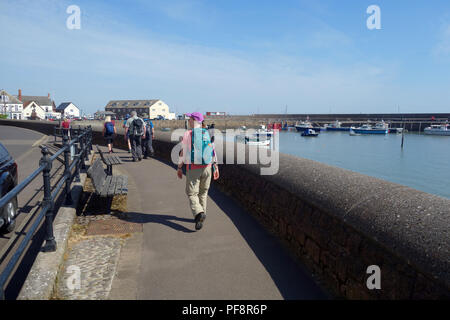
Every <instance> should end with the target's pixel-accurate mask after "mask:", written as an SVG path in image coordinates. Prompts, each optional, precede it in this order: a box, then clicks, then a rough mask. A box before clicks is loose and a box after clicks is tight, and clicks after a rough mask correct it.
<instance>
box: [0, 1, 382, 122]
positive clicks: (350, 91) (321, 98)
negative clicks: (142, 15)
mask: <svg viewBox="0 0 450 320" xmlns="http://www.w3.org/2000/svg"><path fill="white" fill-rule="evenodd" d="M62 7H63V6H62ZM22 9H23V8H22ZM82 10H83V8H82ZM12 11H14V10H12ZM30 14H31V13H30ZM32 14H33V15H42V16H44V17H46V19H43V20H41V21H40V23H39V24H37V25H36V24H35V23H34V21H32V20H30V19H21V21H20V23H19V22H17V21H15V20H14V19H13V16H11V15H9V16H8V14H3V13H0V18H1V19H5V20H3V21H4V25H5V26H8V28H7V30H8V34H9V37H10V40H9V44H10V47H9V48H8V52H5V51H3V52H2V51H0V57H1V58H2V60H3V61H6V63H7V64H8V65H10V67H11V68H15V69H20V70H27V73H28V76H29V77H30V78H31V79H33V80H34V81H36V82H38V81H39V82H40V83H42V81H45V82H46V83H47V85H48V86H52V87H53V88H55V90H57V93H56V96H57V97H59V98H60V99H61V100H68V101H74V100H75V101H80V104H83V106H84V109H85V110H86V109H87V110H90V111H91V112H92V111H95V110H96V109H98V108H99V107H102V106H104V105H105V104H106V103H107V101H108V100H110V99H115V98H117V99H119V98H136V99H137V98H153V97H157V98H161V99H163V100H164V101H166V102H167V103H169V105H174V106H177V110H178V112H181V111H184V112H186V111H188V110H189V109H192V108H196V109H199V110H201V111H206V110H208V109H213V110H215V109H220V110H225V111H228V112H232V113H254V112H256V110H257V107H260V109H259V111H260V112H272V109H273V108H274V107H276V106H279V105H280V106H285V105H286V104H288V105H289V110H290V111H291V112H327V111H328V108H329V107H330V106H333V107H334V110H337V109H338V108H340V107H341V108H347V109H346V110H351V108H353V110H352V111H354V112H359V111H362V112H363V111H365V110H366V108H371V107H372V108H373V107H377V106H379V105H380V104H385V103H386V101H385V100H386V98H385V97H382V93H383V92H388V91H386V87H387V85H386V84H385V83H384V80H386V79H385V78H383V70H384V67H383V66H372V65H367V64H357V63H355V64H352V65H347V66H340V65H339V66H337V65H334V64H333V63H332V62H331V61H329V62H326V63H325V62H324V61H319V60H316V59H314V58H313V57H299V56H289V55H283V54H280V53H276V52H273V53H271V54H270V55H254V54H249V53H245V52H235V51H231V50H225V49H217V48H214V47H208V46H200V45H190V44H186V43H178V42H172V41H164V40H160V39H156V38H153V37H151V36H148V35H145V34H142V33H140V32H139V30H135V29H133V28H132V27H129V26H126V25H120V24H119V23H116V24H115V25H108V23H109V22H110V19H109V18H108V17H107V16H103V17H102V16H101V15H97V16H96V15H94V14H93V13H92V12H91V13H90V18H91V19H93V21H95V23H83V22H82V26H83V27H82V29H81V30H78V31H74V30H72V31H69V30H67V29H66V28H65V20H64V18H65V17H66V16H67V15H66V14H65V11H63V12H62V13H60V12H59V11H56V10H47V8H45V9H44V8H43V7H42V8H41V7H40V6H39V5H36V6H35V7H33V12H32ZM106 25H108V28H104V27H102V26H106ZM336 39H337V40H336V41H339V42H343V43H344V44H345V43H346V41H347V40H345V37H344V36H342V35H341V34H339V33H337V34H336ZM33 40H34V41H33ZM1 77H2V79H1V80H2V82H5V81H6V80H7V79H8V81H9V83H8V85H9V86H11V87H13V88H14V90H16V89H17V88H20V87H21V86H22V83H21V79H19V78H14V74H13V72H12V71H11V72H10V73H3V74H2V76H1ZM45 92H47V91H45ZM367 97H371V99H370V101H368V100H367ZM355 106H356V107H355ZM360 109H361V110H360Z"/></svg>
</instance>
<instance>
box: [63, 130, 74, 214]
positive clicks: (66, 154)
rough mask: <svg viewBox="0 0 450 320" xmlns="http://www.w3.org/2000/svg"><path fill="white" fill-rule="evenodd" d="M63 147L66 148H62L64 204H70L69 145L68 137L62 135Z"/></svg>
mask: <svg viewBox="0 0 450 320" xmlns="http://www.w3.org/2000/svg"><path fill="white" fill-rule="evenodd" d="M63 141H64V143H63V147H64V148H66V149H65V150H64V167H65V171H64V175H65V176H66V201H65V203H64V204H66V205H71V204H72V203H73V201H72V194H71V192H70V180H71V173H70V145H69V137H68V136H64V138H63Z"/></svg>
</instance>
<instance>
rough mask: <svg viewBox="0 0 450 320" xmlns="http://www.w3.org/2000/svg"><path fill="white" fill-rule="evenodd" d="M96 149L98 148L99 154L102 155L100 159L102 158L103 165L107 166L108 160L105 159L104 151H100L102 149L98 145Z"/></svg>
mask: <svg viewBox="0 0 450 320" xmlns="http://www.w3.org/2000/svg"><path fill="white" fill-rule="evenodd" d="M96 147H97V151H98V153H99V154H100V157H101V158H102V161H103V163H105V164H106V160H105V157H104V156H103V152H102V150H100V148H99V147H98V144H97V145H96Z"/></svg>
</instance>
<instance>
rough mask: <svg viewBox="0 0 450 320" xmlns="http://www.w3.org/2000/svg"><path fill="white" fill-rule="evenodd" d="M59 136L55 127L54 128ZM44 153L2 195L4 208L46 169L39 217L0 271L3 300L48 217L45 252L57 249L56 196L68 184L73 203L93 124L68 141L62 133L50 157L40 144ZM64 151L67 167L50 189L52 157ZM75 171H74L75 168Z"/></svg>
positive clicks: (67, 193) (69, 199) (0, 204)
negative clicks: (60, 142)
mask: <svg viewBox="0 0 450 320" xmlns="http://www.w3.org/2000/svg"><path fill="white" fill-rule="evenodd" d="M54 134H55V139H56V130H55V132H54ZM72 146H75V156H74V157H73V160H72V161H70V149H71V147H72ZM40 148H41V153H42V157H41V159H40V160H39V168H37V169H36V170H35V171H34V172H33V173H31V174H30V175H29V176H28V177H26V178H25V179H24V180H23V181H22V182H21V183H20V184H19V185H17V186H16V187H14V188H13V189H12V190H11V191H9V192H8V193H7V194H6V195H5V196H3V197H2V198H0V208H3V207H4V206H5V205H6V204H7V203H8V202H9V201H11V200H12V199H13V198H15V197H17V195H18V194H19V193H20V192H21V191H22V190H23V189H25V188H26V187H27V186H28V185H29V184H30V183H31V182H32V181H33V180H34V179H36V177H37V176H38V175H39V174H40V173H41V172H42V173H43V187H44V199H43V201H42V204H41V208H40V211H39V213H38V214H37V216H36V220H35V221H34V222H33V224H32V226H31V227H30V229H29V230H28V231H27V233H26V235H25V238H24V239H23V240H22V242H21V243H20V245H19V247H18V248H17V249H16V251H15V252H14V254H13V255H12V257H11V259H10V261H9V262H8V264H7V266H6V268H5V269H4V270H3V271H2V273H1V274H0V300H3V299H5V295H4V288H5V285H6V284H7V282H8V279H10V277H11V275H12V273H13V271H14V270H15V268H16V266H17V264H18V263H19V261H20V258H21V257H22V255H23V254H24V251H25V249H26V248H27V246H28V244H29V242H30V239H31V238H32V236H33V235H34V233H35V232H36V229H37V228H38V226H39V225H40V224H41V222H42V220H43V219H44V217H45V228H46V230H45V231H46V235H45V241H46V243H45V245H44V246H43V248H42V251H43V252H54V251H56V241H55V238H54V236H53V218H54V215H55V212H54V205H55V200H56V198H57V196H58V194H59V193H60V191H61V190H62V189H63V186H65V197H66V200H65V204H72V197H71V189H70V187H71V183H72V181H73V178H74V177H75V176H76V177H79V171H80V167H81V168H82V169H85V161H86V160H88V155H89V154H90V152H91V150H92V128H91V126H88V127H85V128H84V129H83V130H82V129H81V128H79V129H78V130H77V135H76V136H74V137H73V139H71V141H69V138H68V136H67V135H64V136H63V146H62V147H61V148H60V149H59V150H58V151H57V152H56V153H55V154H54V155H53V156H51V157H49V151H48V149H47V147H45V146H40ZM63 153H64V166H65V171H64V175H63V176H62V178H61V179H60V180H59V181H58V182H57V184H56V185H55V186H54V189H53V192H51V182H50V171H51V169H52V163H53V161H54V160H55V159H56V158H57V157H59V156H60V155H61V154H63ZM74 169H76V170H75V172H74V173H73V174H72V171H73V170H74Z"/></svg>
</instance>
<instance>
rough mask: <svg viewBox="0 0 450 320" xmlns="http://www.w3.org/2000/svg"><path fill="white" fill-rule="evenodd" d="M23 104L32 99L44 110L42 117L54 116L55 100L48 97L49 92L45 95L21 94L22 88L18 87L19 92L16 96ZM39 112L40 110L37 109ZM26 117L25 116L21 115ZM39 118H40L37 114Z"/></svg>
mask: <svg viewBox="0 0 450 320" xmlns="http://www.w3.org/2000/svg"><path fill="white" fill-rule="evenodd" d="M16 98H17V99H19V100H20V101H21V102H22V103H23V104H24V105H25V104H27V103H29V102H32V101H34V102H35V103H36V104H37V105H38V106H40V107H41V108H42V110H44V117H43V118H42V119H48V118H55V116H56V115H55V102H54V101H53V100H52V99H50V93H48V94H47V96H23V95H22V90H21V89H19V94H18V95H17V96H16ZM39 112H40V111H39ZM23 118H24V119H26V118H27V117H26V116H23ZM39 118H41V117H40V116H39Z"/></svg>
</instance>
